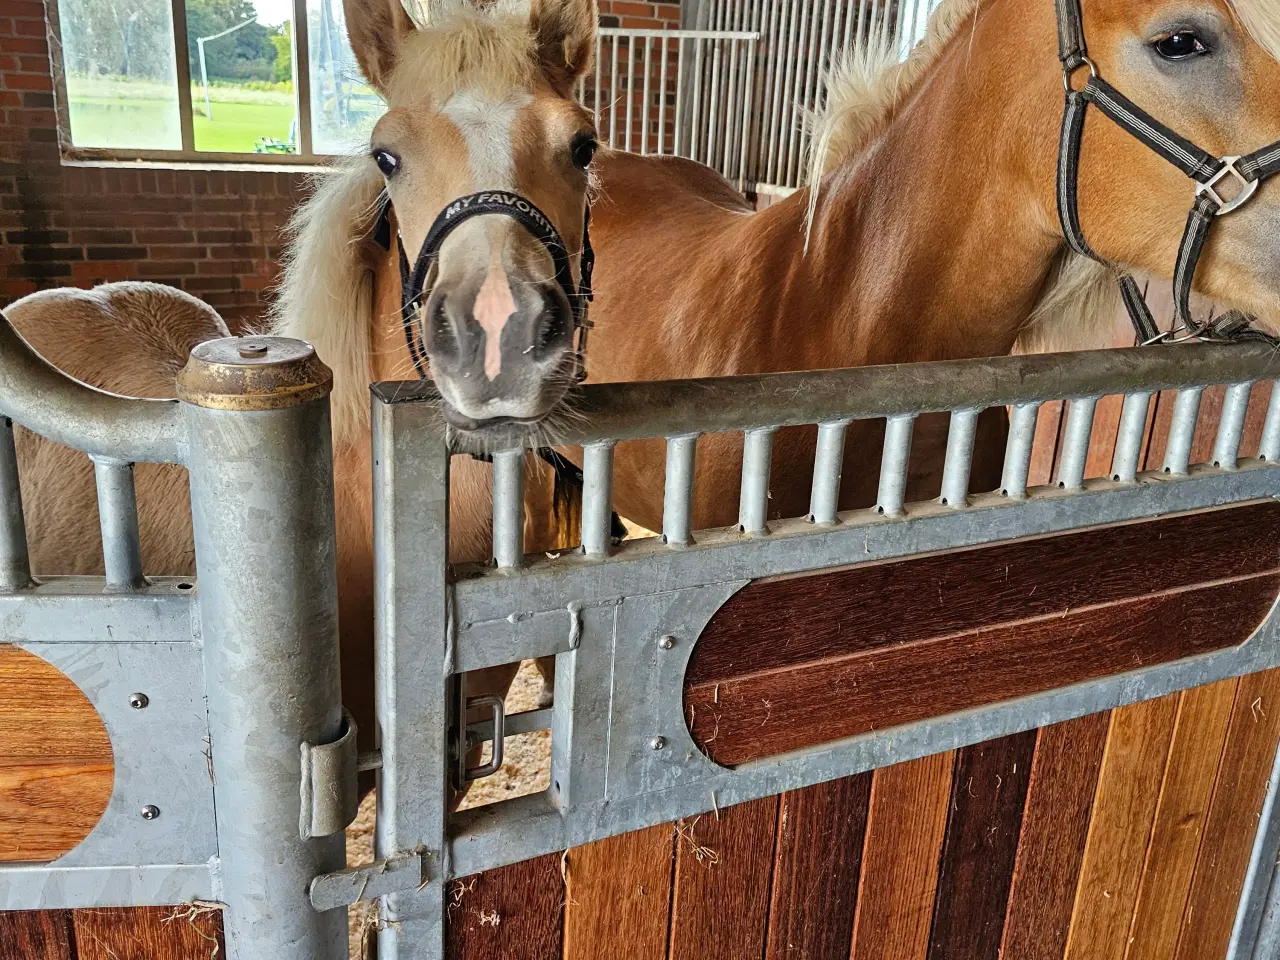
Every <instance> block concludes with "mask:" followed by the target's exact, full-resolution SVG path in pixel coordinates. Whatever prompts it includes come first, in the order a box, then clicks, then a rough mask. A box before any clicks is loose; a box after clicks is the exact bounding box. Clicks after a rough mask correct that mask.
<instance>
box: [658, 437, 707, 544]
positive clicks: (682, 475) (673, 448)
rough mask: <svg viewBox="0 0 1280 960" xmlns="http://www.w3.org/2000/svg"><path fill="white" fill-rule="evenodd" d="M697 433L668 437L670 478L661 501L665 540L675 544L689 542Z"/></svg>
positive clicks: (668, 473)
mask: <svg viewBox="0 0 1280 960" xmlns="http://www.w3.org/2000/svg"><path fill="white" fill-rule="evenodd" d="M697 449H698V435H697V434H696V433H690V434H685V435H683V436H679V437H668V438H667V482H666V489H665V491H664V494H663V502H662V540H663V542H664V543H668V544H670V545H671V546H674V547H682V546H686V545H688V543H689V541H690V535H689V531H690V522H691V512H692V507H691V505H692V502H693V470H694V454H695V453H696V452H697Z"/></svg>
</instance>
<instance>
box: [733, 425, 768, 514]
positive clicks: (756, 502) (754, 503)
mask: <svg viewBox="0 0 1280 960" xmlns="http://www.w3.org/2000/svg"><path fill="white" fill-rule="evenodd" d="M773 434H774V431H773V428H772V427H764V428H761V429H759V430H747V431H746V432H745V433H744V435H743V443H742V489H741V492H740V495H739V502H738V526H739V527H741V528H742V532H743V533H746V534H750V535H753V536H758V535H760V534H763V533H767V532H768V520H769V468H770V463H771V461H772V459H773Z"/></svg>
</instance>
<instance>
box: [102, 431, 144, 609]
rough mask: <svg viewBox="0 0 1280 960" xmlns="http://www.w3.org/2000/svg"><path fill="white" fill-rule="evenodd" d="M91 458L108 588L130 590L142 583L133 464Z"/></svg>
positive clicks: (104, 458) (103, 458) (105, 458)
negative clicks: (96, 487) (95, 482)
mask: <svg viewBox="0 0 1280 960" xmlns="http://www.w3.org/2000/svg"><path fill="white" fill-rule="evenodd" d="M92 459H93V473H94V478H95V479H96V480H97V485H98V519H99V522H100V524H101V527H102V560H103V565H104V566H105V567H106V574H107V587H108V588H109V589H114V590H133V589H136V588H138V587H140V586H142V583H143V581H142V547H141V544H140V543H139V540H138V500H137V496H136V494H135V492H134V486H133V464H132V463H128V462H126V461H124V460H114V459H110V458H107V457H94V458H92Z"/></svg>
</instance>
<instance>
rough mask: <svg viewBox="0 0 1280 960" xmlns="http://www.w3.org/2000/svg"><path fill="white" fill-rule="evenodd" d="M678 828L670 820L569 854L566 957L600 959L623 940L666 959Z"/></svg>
mask: <svg viewBox="0 0 1280 960" xmlns="http://www.w3.org/2000/svg"><path fill="white" fill-rule="evenodd" d="M675 837H676V829H675V827H673V826H672V825H671V824H669V823H664V824H661V825H660V826H656V827H650V828H649V829H648V830H637V831H635V832H634V833H624V834H622V835H620V836H617V837H610V838H609V839H607V840H598V841H596V842H595V843H589V844H586V845H585V846H581V847H574V848H573V849H572V850H570V851H569V853H568V856H566V858H565V890H566V896H565V908H564V910H565V912H564V958H565V960H596V958H598V957H603V956H607V955H608V954H609V953H610V951H611V950H612V949H613V945H614V944H619V943H625V944H626V945H627V955H628V956H629V957H632V958H634V960H664V958H665V957H666V955H667V932H668V930H669V929H670V919H671V877H672V869H673V864H674V862H675V846H674V841H675Z"/></svg>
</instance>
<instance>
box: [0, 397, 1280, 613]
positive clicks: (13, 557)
mask: <svg viewBox="0 0 1280 960" xmlns="http://www.w3.org/2000/svg"><path fill="white" fill-rule="evenodd" d="M1277 392H1280V391H1277ZM30 585H31V561H30V560H29V559H28V556H27V524H26V521H25V520H24V519H23V516H22V489H21V487H20V486H19V485H18V453H17V450H16V449H14V444H13V421H12V420H10V419H9V418H8V417H3V418H0V593H12V592H14V591H15V590H21V589H22V588H23V587H27V586H30Z"/></svg>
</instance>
